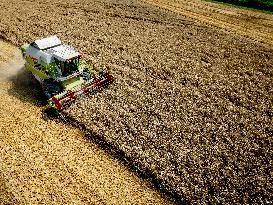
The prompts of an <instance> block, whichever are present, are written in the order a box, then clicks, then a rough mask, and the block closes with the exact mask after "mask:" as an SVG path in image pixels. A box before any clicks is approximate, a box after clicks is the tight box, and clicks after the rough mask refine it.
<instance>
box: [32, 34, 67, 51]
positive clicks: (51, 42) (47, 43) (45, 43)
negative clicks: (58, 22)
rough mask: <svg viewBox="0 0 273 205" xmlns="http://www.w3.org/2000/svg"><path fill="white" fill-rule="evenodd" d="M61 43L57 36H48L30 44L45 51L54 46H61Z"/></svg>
mask: <svg viewBox="0 0 273 205" xmlns="http://www.w3.org/2000/svg"><path fill="white" fill-rule="evenodd" d="M61 44H62V42H61V40H60V39H59V38H58V37H57V36H50V37H47V38H43V39H39V40H36V41H34V42H33V43H32V46H34V47H36V48H38V49H40V50H45V49H48V48H52V47H55V46H59V45H61Z"/></svg>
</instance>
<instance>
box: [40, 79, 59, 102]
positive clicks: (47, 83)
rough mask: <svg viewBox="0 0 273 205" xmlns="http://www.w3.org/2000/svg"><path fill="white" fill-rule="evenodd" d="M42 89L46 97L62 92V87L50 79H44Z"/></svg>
mask: <svg viewBox="0 0 273 205" xmlns="http://www.w3.org/2000/svg"><path fill="white" fill-rule="evenodd" d="M43 90H44V93H45V96H46V98H47V99H50V98H52V97H53V96H54V95H57V94H59V93H61V92H62V87H61V86H60V85H59V84H58V83H57V82H54V81H52V80H44V82H43Z"/></svg>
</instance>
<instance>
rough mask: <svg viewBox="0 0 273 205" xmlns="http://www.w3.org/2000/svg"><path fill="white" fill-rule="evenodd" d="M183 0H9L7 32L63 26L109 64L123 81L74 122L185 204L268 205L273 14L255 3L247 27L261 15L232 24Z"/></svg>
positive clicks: (83, 107) (73, 115)
mask: <svg viewBox="0 0 273 205" xmlns="http://www.w3.org/2000/svg"><path fill="white" fill-rule="evenodd" d="M162 2H163V3H164V2H165V3H164V4H163V3H162ZM169 2H172V1H169ZM185 2H187V3H188V5H187V7H186V6H185V4H183V3H182V1H175V2H174V1H173V3H169V4H171V5H172V7H171V8H170V7H166V5H167V4H166V1H163V0H160V1H150V0H143V1H136V0H135V1H131V0H120V1H112V0H106V1H101V0H96V1H88V0H84V1H80V0H73V1H69V0H62V1H58V0H51V1H47V0H43V1H42V0H36V1H33V0H32V1H30V0H28V1H23V2H17V1H15V0H11V1H9V3H6V1H3V0H0V7H1V8H2V10H1V15H2V18H1V19H0V36H1V37H2V38H5V39H7V40H9V41H11V42H12V43H14V44H16V45H20V44H22V43H23V42H29V41H32V40H33V39H36V38H39V37H44V36H48V35H54V34H56V35H58V36H59V37H60V38H61V39H62V40H63V41H64V42H66V43H68V44H71V45H73V46H74V47H76V48H78V49H79V50H80V51H81V52H82V53H83V56H84V57H85V58H86V59H87V60H88V62H89V63H91V64H92V65H93V66H94V67H95V68H96V69H99V67H101V66H103V65H108V66H109V69H110V72H111V73H112V74H113V75H114V77H115V82H114V83H113V84H112V85H110V86H109V88H108V89H105V90H103V91H102V92H100V93H97V94H96V95H93V96H90V97H89V98H84V99H81V100H80V101H77V102H76V103H75V104H74V105H72V106H71V107H70V108H69V109H67V110H66V111H65V115H66V116H67V119H69V121H70V122H71V123H73V125H75V126H79V127H81V129H83V131H84V132H85V133H86V135H88V137H89V138H90V139H94V138H96V139H97V140H95V141H98V142H99V143H104V144H105V145H106V146H107V147H109V149H113V150H114V151H116V152H117V153H119V154H120V158H123V159H124V160H125V161H126V162H128V164H130V166H131V167H132V168H133V169H134V170H137V171H138V172H140V173H141V175H142V176H143V177H145V178H147V179H148V180H150V181H152V182H153V183H154V184H155V185H156V186H157V187H158V188H159V189H161V190H162V191H165V192H166V193H168V194H169V195H171V196H172V197H173V198H174V199H176V201H177V202H178V203H183V202H184V203H189V204H191V203H197V204H208V203H213V204H215V203H222V204H249V203H250V204H252V203H254V204H255V203H256V204H270V203H271V202H272V192H273V190H272V154H273V153H272V137H273V127H272V123H273V120H272V117H273V90H272V88H273V80H272V78H273V64H272V63H273V53H272V51H273V50H272V36H270V35H269V34H270V33H271V32H272V27H271V23H272V22H271V20H272V16H270V15H268V14H260V13H258V14H256V13H251V12H250V11H248V12H250V13H249V15H250V16H255V15H258V16H256V19H257V20H256V23H255V25H257V26H259V28H263V29H259V28H256V30H255V33H254V34H253V33H252V34H248V31H249V30H247V29H249V28H252V25H253V24H252V23H253V22H252V21H250V22H249V24H248V23H247V22H248V20H242V21H241V20H240V18H238V21H241V22H242V23H243V25H245V26H238V25H240V22H237V23H234V25H237V27H236V26H234V27H232V28H231V29H230V27H229V24H231V21H230V20H227V19H224V18H222V17H221V16H220V15H219V16H217V18H215V16H213V18H212V19H209V18H208V17H204V16H205V15H204V13H203V14H202V15H201V14H198V15H197V13H196V12H197V11H201V9H200V7H197V8H196V9H195V4H190V2H191V1H185ZM192 2H199V5H200V2H201V1H197V0H196V1H192ZM175 3H177V4H179V5H180V6H177V4H176V5H175V6H174V4H175ZM206 4H207V3H206ZM164 6H165V7H164ZM189 7H192V8H191V9H192V10H194V11H196V12H195V13H193V12H192V11H191V12H189V9H188V8H189ZM161 8H164V9H165V10H163V9H161ZM231 10H232V9H230V8H228V9H227V10H226V11H229V12H231ZM49 11H50V12H49ZM217 11H218V10H217ZM222 11H223V10H222ZM232 11H233V10H232ZM235 11H237V10H236V9H234V12H235ZM216 13H217V12H216ZM259 15H260V17H259ZM241 16H242V17H243V16H244V15H241ZM215 19H216V20H215ZM217 19H218V20H217ZM223 19H224V20H223ZM260 19H261V20H260ZM208 20H209V21H208ZM223 21H224V22H227V23H226V24H225V27H221V26H220V27H218V26H219V25H220V24H221V22H223ZM215 22H216V23H215ZM263 22H268V23H266V24H265V25H264V24H263ZM228 23H229V24H228ZM243 28H244V29H245V30H244V29H243ZM253 32H254V31H253Z"/></svg>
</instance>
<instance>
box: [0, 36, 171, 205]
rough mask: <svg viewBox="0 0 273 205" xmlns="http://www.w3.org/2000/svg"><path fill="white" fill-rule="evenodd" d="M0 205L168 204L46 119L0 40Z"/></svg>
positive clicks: (81, 136) (11, 51)
mask: <svg viewBox="0 0 273 205" xmlns="http://www.w3.org/2000/svg"><path fill="white" fill-rule="evenodd" d="M0 48H1V52H0V73H1V77H0V93H1V95H0V108H1V109H0V204H1V205H7V204H42V203H43V204H134V203H136V204H158V205H159V204H173V202H172V201H171V200H170V199H169V198H168V197H166V196H163V195H162V194H161V193H159V192H158V191H157V190H156V189H155V188H154V186H153V185H151V184H150V183H148V182H147V181H145V180H143V179H141V178H139V177H138V176H137V175H136V174H134V173H133V172H132V171H130V170H129V169H128V167H126V166H125V165H124V164H122V163H120V161H119V160H118V158H116V157H113V156H112V155H110V154H109V153H108V152H106V151H105V150H103V149H101V147H100V146H99V145H98V144H95V143H94V142H93V141H91V140H90V139H89V138H88V137H87V136H86V135H85V133H83V132H82V131H80V130H79V129H76V128H75V127H73V126H71V125H68V124H63V123H61V122H60V121H56V120H52V119H49V118H48V117H47V116H46V115H45V113H44V112H43V107H41V106H38V104H37V100H40V99H41V97H42V95H41V90H39V87H37V84H35V81H33V80H32V78H31V75H30V74H29V73H26V72H24V70H23V69H22V67H23V65H24V61H23V59H22V54H21V52H20V50H19V49H18V48H17V47H15V46H14V45H11V44H10V43H7V42H5V41H2V40H0Z"/></svg>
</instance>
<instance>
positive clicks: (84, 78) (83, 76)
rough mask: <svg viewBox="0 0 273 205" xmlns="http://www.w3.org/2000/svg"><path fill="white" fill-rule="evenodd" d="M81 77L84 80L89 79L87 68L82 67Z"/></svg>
mask: <svg viewBox="0 0 273 205" xmlns="http://www.w3.org/2000/svg"><path fill="white" fill-rule="evenodd" d="M82 78H83V80H84V81H89V80H90V79H91V76H90V73H89V71H88V70H86V69H84V70H83V72H82Z"/></svg>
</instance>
